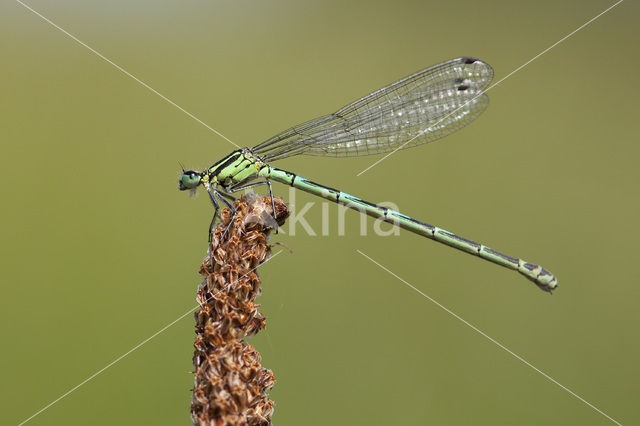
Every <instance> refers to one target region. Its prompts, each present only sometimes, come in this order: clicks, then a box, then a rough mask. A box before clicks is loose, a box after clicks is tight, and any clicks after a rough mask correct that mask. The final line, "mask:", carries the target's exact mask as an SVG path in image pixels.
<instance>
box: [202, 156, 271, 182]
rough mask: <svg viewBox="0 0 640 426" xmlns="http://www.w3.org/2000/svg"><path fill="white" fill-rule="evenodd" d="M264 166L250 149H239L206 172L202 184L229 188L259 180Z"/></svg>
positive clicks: (203, 174)
mask: <svg viewBox="0 0 640 426" xmlns="http://www.w3.org/2000/svg"><path fill="white" fill-rule="evenodd" d="M264 165H265V164H264V163H263V162H262V160H260V159H259V158H258V157H256V156H255V155H253V153H252V152H251V151H250V150H249V148H243V149H239V150H237V151H233V152H232V153H231V154H229V155H227V156H226V157H225V158H223V159H222V160H220V161H218V162H217V163H215V164H214V165H212V166H211V167H209V168H208V169H207V170H205V171H204V172H203V173H202V180H201V182H202V183H205V184H206V183H210V184H217V185H220V186H222V187H223V188H229V187H232V186H236V185H239V184H241V183H243V182H248V181H251V180H253V179H255V178H257V177H258V172H259V171H260V169H261V168H262V167H264Z"/></svg>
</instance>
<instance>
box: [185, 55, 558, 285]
mask: <svg viewBox="0 0 640 426" xmlns="http://www.w3.org/2000/svg"><path fill="white" fill-rule="evenodd" d="M492 78H493V70H492V69H491V67H490V66H489V65H488V64H487V63H486V62H483V61H481V60H478V59H474V58H457V59H452V60H450V61H446V62H443V63H441V64H437V65H434V66H431V67H429V68H426V69H424V70H422V71H419V72H417V73H415V74H412V75H410V76H408V77H406V78H403V79H401V80H399V81H397V82H395V83H392V84H390V85H388V86H386V87H383V88H382V89H379V90H377V91H375V92H373V93H371V94H369V95H367V96H365V97H363V98H361V99H358V100H357V101H355V102H353V103H351V104H349V105H347V106H345V107H344V108H342V109H340V110H339V111H337V112H335V113H333V114H329V115H325V116H323V117H320V118H316V119H315V120H311V121H308V122H306V123H302V124H299V125H297V126H295V127H292V128H290V129H288V130H285V131H284V132H282V133H279V134H277V135H275V136H273V137H272V138H270V139H267V140H266V141H264V142H262V143H261V144H258V145H256V146H254V147H253V148H250V149H249V148H243V149H240V150H237V151H234V152H232V153H231V154H229V155H228V156H227V157H225V158H223V159H222V160H220V161H218V162H217V163H215V164H214V165H212V166H211V167H209V168H208V169H206V170H204V171H202V172H196V171H193V170H186V171H185V170H183V174H182V177H181V178H180V180H179V187H180V189H181V190H187V189H190V190H195V189H196V188H197V187H198V186H200V185H203V186H204V187H205V188H206V190H207V192H208V194H209V197H210V199H211V202H212V203H213V205H214V207H215V213H214V216H213V220H212V221H211V225H210V227H209V235H211V231H212V230H213V226H214V223H215V220H216V217H217V216H218V211H219V209H220V204H219V203H218V200H220V201H222V203H223V204H225V205H226V206H227V207H229V208H230V209H231V211H232V212H233V213H234V214H235V210H234V209H233V206H232V205H231V203H230V202H229V200H231V201H233V200H235V198H234V197H233V196H232V195H231V194H230V193H232V192H236V191H239V190H242V189H246V188H249V187H252V186H255V185H266V186H268V188H269V194H270V195H271V197H272V199H273V195H272V191H271V183H270V180H274V181H276V182H280V183H283V184H286V185H291V186H292V187H294V188H297V189H300V190H303V191H306V192H309V193H311V194H314V195H317V196H320V197H323V198H325V199H327V200H330V201H333V202H336V203H339V204H342V205H345V206H347V207H349V208H352V209H355V210H358V211H360V212H364V213H366V214H368V215H369V216H373V217H375V218H379V219H380V220H383V221H386V222H390V223H392V224H394V225H397V226H399V227H401V228H403V229H406V230H408V231H411V232H414V233H416V234H419V235H422V236H424V237H427V238H430V239H432V240H436V241H438V242H441V243H444V244H446V245H448V246H451V247H453V248H456V249H458V250H462V251H464V252H466V253H470V254H473V255H476V256H478V257H480V258H482V259H485V260H489V261H491V262H493V263H496V264H498V265H501V266H504V267H507V268H509V269H513V270H516V271H518V272H519V273H521V274H522V275H524V276H525V277H527V278H528V279H530V280H531V281H533V282H534V283H535V284H536V285H538V287H540V288H541V289H542V290H545V291H548V292H551V291H552V290H554V289H555V288H556V287H557V285H558V281H557V279H556V277H555V276H554V275H553V274H552V273H550V272H549V271H547V270H546V269H543V268H542V267H541V266H539V265H536V264H532V263H529V262H526V261H524V260H522V259H519V258H517V257H512V256H508V255H505V254H502V253H500V252H497V251H495V250H492V249H490V248H488V247H487V246H485V245H483V244H479V243H476V242H474V241H471V240H468V239H466V238H463V237H460V236H458V235H455V234H453V233H451V232H448V231H445V230H444V229H441V228H438V227H437V226H433V225H429V224H427V223H424V222H420V221H418V220H416V219H413V218H411V217H409V216H405V215H403V214H402V213H399V212H397V211H394V210H390V209H387V208H385V207H382V206H378V205H376V204H373V203H369V202H367V201H364V200H361V199H359V198H357V197H354V196H352V195H349V194H346V193H344V192H342V191H339V190H337V189H333V188H330V187H327V186H324V185H320V184H318V183H315V182H312V181H310V180H308V179H305V178H303V177H300V176H298V175H296V174H294V173H291V172H288V171H285V170H281V169H278V168H275V167H272V166H271V165H270V164H269V163H270V162H272V161H275V160H280V159H282V158H286V157H291V156H293V155H298V154H307V155H318V156H327V157H347V156H358V155H369V154H380V153H386V152H392V151H396V150H398V149H403V148H409V147H414V146H417V145H421V144H424V143H428V142H432V141H434V140H436V139H440V138H442V137H444V136H446V135H448V134H450V133H453V132H455V131H456V130H459V129H461V128H462V127H464V126H466V125H467V124H469V123H470V122H472V121H473V120H475V119H476V117H478V116H479V115H480V114H481V113H482V112H483V111H484V110H485V109H486V107H487V105H488V104H489V98H488V97H487V95H486V94H485V90H486V88H487V87H488V85H489V83H490V82H491V79H492ZM260 178H263V179H264V180H260V181H257V182H254V181H255V180H257V179H260Z"/></svg>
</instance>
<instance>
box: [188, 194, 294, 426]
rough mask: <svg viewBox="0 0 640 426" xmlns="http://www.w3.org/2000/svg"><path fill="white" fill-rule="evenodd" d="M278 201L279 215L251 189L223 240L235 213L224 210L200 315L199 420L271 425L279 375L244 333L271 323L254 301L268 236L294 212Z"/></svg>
mask: <svg viewBox="0 0 640 426" xmlns="http://www.w3.org/2000/svg"><path fill="white" fill-rule="evenodd" d="M274 204H275V210H276V212H275V213H276V214H275V215H274V214H273V211H272V206H271V198H270V197H257V196H256V195H254V194H248V195H246V196H244V197H243V198H242V199H240V200H237V201H236V202H235V204H234V208H235V209H236V211H237V214H236V216H235V218H234V219H233V222H232V223H231V225H230V226H229V229H228V231H227V234H226V235H225V236H224V239H223V240H222V241H221V240H220V238H221V236H222V235H223V233H224V230H225V229H226V227H227V224H228V223H229V222H228V221H229V219H230V218H231V212H230V211H229V209H226V210H224V211H223V212H222V215H221V217H222V223H221V224H220V225H219V226H218V227H217V228H216V229H215V230H214V233H213V238H212V242H211V243H210V246H209V250H208V253H207V256H206V257H205V259H204V261H203V262H202V266H201V267H200V274H201V275H202V278H203V281H202V283H201V284H200V286H199V287H198V296H197V299H198V303H199V305H200V308H199V309H198V311H196V313H195V315H194V316H195V322H196V339H195V342H194V347H195V351H194V355H193V366H194V375H195V379H194V388H193V397H192V400H191V420H192V422H193V424H194V425H216V426H218V425H270V424H271V415H272V414H273V401H271V400H270V399H269V398H268V396H267V394H266V393H267V391H269V390H270V389H271V388H272V387H273V385H274V383H275V378H274V376H273V373H272V372H271V371H270V370H268V369H266V368H264V367H262V364H261V357H260V353H258V351H257V350H256V349H255V348H254V347H253V346H251V345H249V344H248V343H246V342H245V341H244V339H245V337H247V336H251V335H254V334H256V333H257V332H258V331H260V330H262V329H263V328H264V327H265V321H266V320H265V317H264V316H263V315H262V314H261V313H260V312H258V308H259V306H260V305H257V304H256V303H255V299H256V297H258V296H259V295H260V291H261V289H260V277H259V276H258V272H257V268H258V266H259V265H260V264H262V263H263V262H265V261H266V260H267V259H268V258H269V255H270V253H271V247H270V246H269V244H268V238H269V234H270V233H271V231H272V230H273V229H274V228H275V226H277V225H283V224H284V221H285V219H286V218H287V217H288V215H289V211H288V209H287V206H286V205H285V203H284V202H283V201H282V199H280V198H274ZM274 216H275V218H276V220H274V219H273V218H274ZM276 222H277V225H276Z"/></svg>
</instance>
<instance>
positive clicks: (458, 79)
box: [453, 78, 464, 84]
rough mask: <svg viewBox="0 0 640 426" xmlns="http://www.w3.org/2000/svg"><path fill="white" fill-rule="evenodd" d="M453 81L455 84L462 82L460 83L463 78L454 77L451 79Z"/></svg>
mask: <svg viewBox="0 0 640 426" xmlns="http://www.w3.org/2000/svg"><path fill="white" fill-rule="evenodd" d="M453 82H454V83H455V84H462V83H464V78H456V79H455V80H453Z"/></svg>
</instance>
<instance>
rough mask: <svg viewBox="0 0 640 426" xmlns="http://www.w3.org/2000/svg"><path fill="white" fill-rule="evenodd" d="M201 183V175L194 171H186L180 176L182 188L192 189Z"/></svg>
mask: <svg viewBox="0 0 640 426" xmlns="http://www.w3.org/2000/svg"><path fill="white" fill-rule="evenodd" d="M199 184H200V175H199V174H198V173H196V172H194V171H191V170H189V171H186V172H184V173H183V174H182V177H181V178H180V189H192V188H195V187H196V186H198V185H199Z"/></svg>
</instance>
